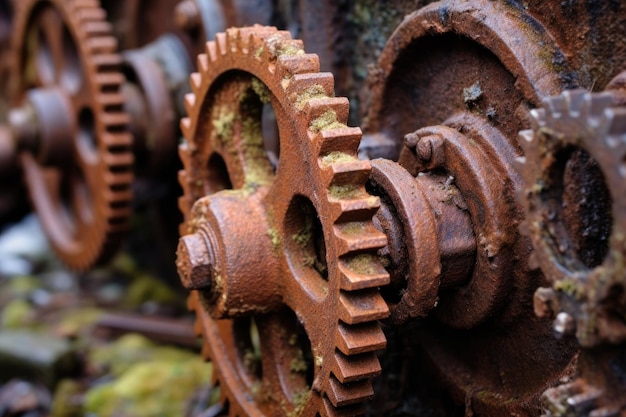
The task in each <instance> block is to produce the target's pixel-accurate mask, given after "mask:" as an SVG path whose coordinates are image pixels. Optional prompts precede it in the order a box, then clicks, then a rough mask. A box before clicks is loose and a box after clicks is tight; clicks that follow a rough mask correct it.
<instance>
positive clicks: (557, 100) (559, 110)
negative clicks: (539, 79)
mask: <svg viewBox="0 0 626 417" xmlns="http://www.w3.org/2000/svg"><path fill="white" fill-rule="evenodd" d="M544 104H545V108H546V109H548V110H549V112H548V115H547V116H548V117H549V119H550V120H551V121H556V120H559V119H561V118H562V117H563V116H564V115H567V114H569V111H568V108H567V100H566V99H565V97H564V96H563V95H560V96H554V97H549V98H547V99H546V100H544Z"/></svg>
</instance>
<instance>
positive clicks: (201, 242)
mask: <svg viewBox="0 0 626 417" xmlns="http://www.w3.org/2000/svg"><path fill="white" fill-rule="evenodd" d="M211 250H212V248H211V247H210V244H209V242H207V240H206V239H205V237H204V236H203V235H202V234H201V233H194V234H191V235H187V236H183V237H181V238H180V239H179V241H178V248H177V249H176V267H177V269H178V275H179V276H180V280H181V282H182V284H183V286H184V287H185V288H186V289H188V290H199V289H208V288H210V287H211V286H212V282H213V268H214V265H213V260H212V256H211Z"/></svg>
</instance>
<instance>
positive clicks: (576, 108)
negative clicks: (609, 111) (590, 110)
mask: <svg viewBox="0 0 626 417" xmlns="http://www.w3.org/2000/svg"><path fill="white" fill-rule="evenodd" d="M586 96H587V91H586V90H566V91H564V92H563V98H564V100H565V104H564V105H565V106H566V107H565V108H566V109H567V112H568V113H569V115H570V117H574V118H578V117H579V116H580V114H581V112H583V111H584V108H585V107H586V105H587V97H586Z"/></svg>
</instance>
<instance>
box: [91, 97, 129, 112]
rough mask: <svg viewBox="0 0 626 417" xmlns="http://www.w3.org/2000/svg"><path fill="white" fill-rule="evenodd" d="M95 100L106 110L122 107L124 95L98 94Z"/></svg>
mask: <svg viewBox="0 0 626 417" xmlns="http://www.w3.org/2000/svg"><path fill="white" fill-rule="evenodd" d="M97 100H98V102H99V103H100V104H102V106H104V107H105V108H106V109H107V110H108V111H114V109H122V108H123V106H124V96H123V95H122V94H121V93H106V94H98V96H97Z"/></svg>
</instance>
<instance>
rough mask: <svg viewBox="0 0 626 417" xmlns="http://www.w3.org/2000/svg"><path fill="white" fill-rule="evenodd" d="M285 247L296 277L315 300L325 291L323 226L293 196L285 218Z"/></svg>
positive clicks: (310, 207) (309, 206) (313, 212)
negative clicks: (312, 292) (310, 291)
mask: <svg viewBox="0 0 626 417" xmlns="http://www.w3.org/2000/svg"><path fill="white" fill-rule="evenodd" d="M284 230H285V242H284V243H285V246H286V251H287V257H288V259H289V263H290V265H291V267H292V268H293V269H294V270H295V274H294V275H295V276H296V277H298V279H299V280H300V281H301V283H302V284H304V285H305V286H306V287H307V288H309V289H311V290H313V291H314V293H315V294H316V295H317V296H318V297H320V298H321V297H324V296H325V295H326V293H327V291H328V283H327V281H328V265H327V262H326V245H325V242H324V232H323V228H322V224H321V222H320V219H319V216H318V214H317V211H316V210H315V207H314V206H313V204H312V203H311V201H309V199H307V198H306V197H303V196H296V197H295V198H294V199H293V200H292V201H291V204H290V205H289V209H288V210H287V215H286V217H285V227H284Z"/></svg>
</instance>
